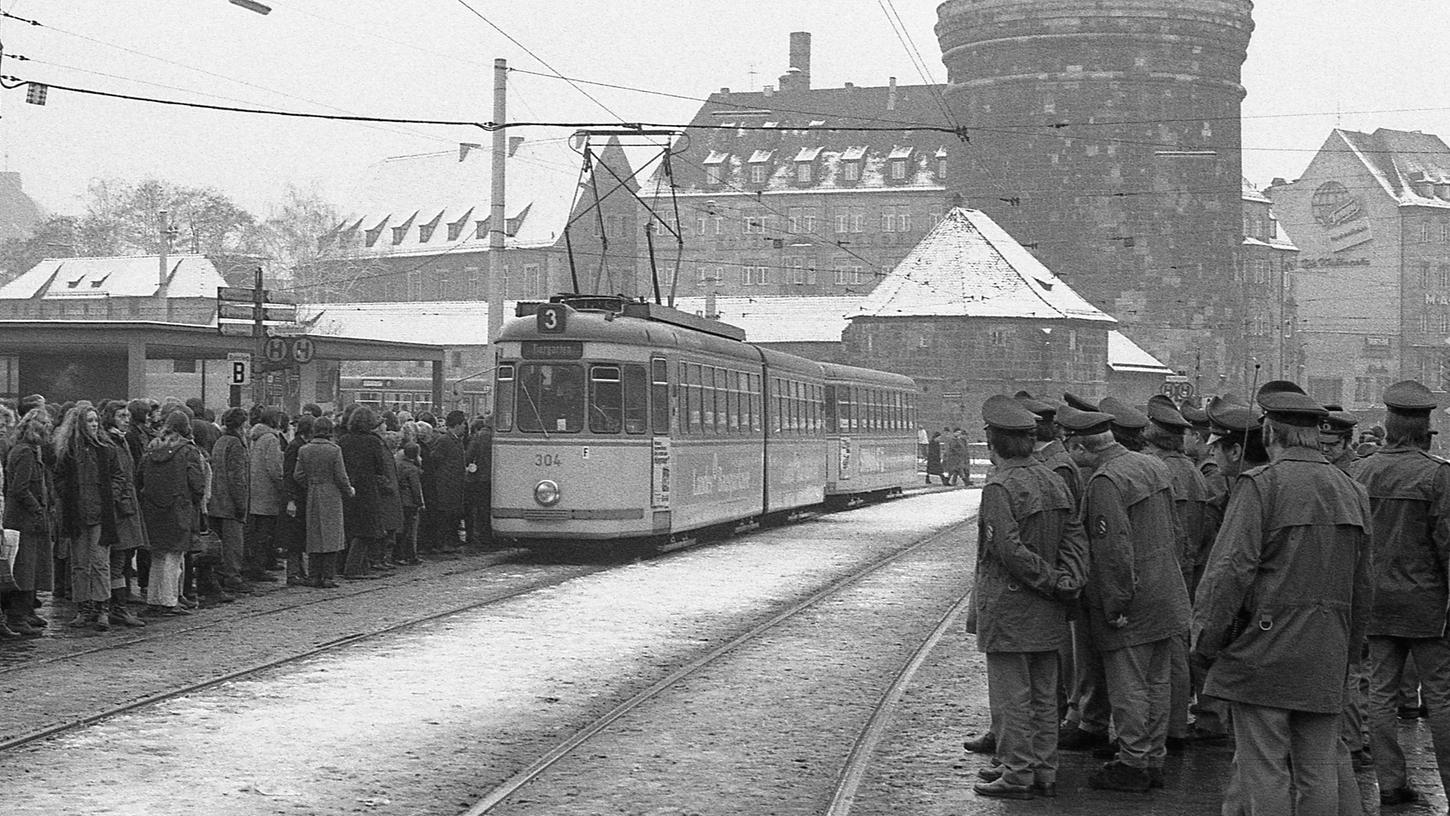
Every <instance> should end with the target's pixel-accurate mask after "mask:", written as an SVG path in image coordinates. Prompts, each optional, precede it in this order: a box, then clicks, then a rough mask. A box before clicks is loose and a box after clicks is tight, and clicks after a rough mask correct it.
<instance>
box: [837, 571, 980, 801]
mask: <svg viewBox="0 0 1450 816" xmlns="http://www.w3.org/2000/svg"><path fill="white" fill-rule="evenodd" d="M971 602H972V593H971V592H970V591H969V592H967V593H966V594H964V595H962V596H961V597H960V598H958V599H957V602H956V603H954V604H952V606H951V608H950V609H948V610H947V611H946V614H944V615H942V617H941V620H939V621H937V625H936V627H935V628H934V629H932V631H931V634H930V635H928V636H927V637H926V639H925V640H923V641H922V643H921V646H919V647H917V649H916V653H915V654H913V655H912V656H911V659H910V660H908V661H907V662H906V665H904V666H902V668H901V671H900V672H899V673H898V674H897V675H896V680H895V681H893V682H892V684H891V687H890V688H888V689H887V690H886V693H885V694H883V695H882V696H881V700H880V701H879V702H878V703H877V704H876V709H875V710H874V711H873V712H872V713H871V719H870V720H868V721H867V723H866V727H865V728H863V729H862V730H861V735H860V736H859V737H857V738H856V742H855V744H854V745H852V746H851V753H850V754H848V755H847V756H846V762H845V764H844V765H843V766H842V768H841V773H840V775H839V776H838V777H837V778H836V789H835V792H834V793H833V794H832V795H831V806H830V807H829V808H827V809H826V812H825V814H824V816H846V814H848V813H850V812H851V806H852V805H853V804H854V803H855V801H856V791H857V790H859V789H860V787H861V781H862V780H863V779H865V778H866V770H867V768H868V767H869V765H870V762H871V759H872V758H873V757H874V756H875V754H876V746H877V745H879V744H880V743H881V739H882V737H884V736H885V735H886V727H887V726H888V725H889V724H890V723H891V719H892V717H893V716H894V715H895V713H896V707H897V706H898V705H899V704H900V703H901V698H902V697H903V696H904V695H905V694H906V690H907V688H909V687H910V686H911V682H912V680H914V679H915V678H916V673H917V672H918V671H920V670H921V667H922V665H923V664H925V663H926V661H927V658H929V657H931V654H932V652H934V651H936V647H937V644H938V643H940V642H941V639H942V638H943V637H945V636H946V633H947V632H948V631H949V630H950V629H951V627H952V625H953V624H954V623H956V621H957V618H959V617H961V614H962V613H963V612H964V611H966V608H967V605H968V604H970V603H971Z"/></svg>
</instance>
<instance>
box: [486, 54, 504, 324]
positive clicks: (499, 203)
mask: <svg viewBox="0 0 1450 816" xmlns="http://www.w3.org/2000/svg"><path fill="white" fill-rule="evenodd" d="M508 71H509V69H508V60H505V59H496V60H494V61H493V123H494V125H496V126H497V127H496V128H495V129H494V131H493V173H492V176H493V178H492V182H493V189H492V191H491V192H490V194H489V215H488V344H489V346H490V347H492V346H493V344H494V343H495V342H497V341H498V335H499V333H500V332H501V331H502V330H503V294H504V292H503V277H504V269H505V264H504V256H503V253H504V238H505V237H506V235H507V233H506V232H505V230H506V229H507V227H508V221H507V219H508V214H507V210H506V209H505V208H504V192H505V185H504V164H505V161H506V160H507V159H508V135H507V134H506V133H505V132H504V129H503V124H504V122H505V121H506V120H507V116H508V106H507V105H506V100H505V96H504V95H505V92H506V90H507V86H508ZM489 350H490V351H493V348H490V349H489Z"/></svg>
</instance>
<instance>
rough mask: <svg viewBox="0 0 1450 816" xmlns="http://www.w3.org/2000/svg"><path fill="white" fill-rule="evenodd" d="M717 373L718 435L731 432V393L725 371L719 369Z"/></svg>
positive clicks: (716, 428)
mask: <svg viewBox="0 0 1450 816" xmlns="http://www.w3.org/2000/svg"><path fill="white" fill-rule="evenodd" d="M714 371H715V430H716V432H718V433H722V434H723V433H729V432H730V393H729V389H728V388H727V386H726V380H725V369H723V368H717V369H714Z"/></svg>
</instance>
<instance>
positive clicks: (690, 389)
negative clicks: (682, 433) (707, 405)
mask: <svg viewBox="0 0 1450 816" xmlns="http://www.w3.org/2000/svg"><path fill="white" fill-rule="evenodd" d="M680 365H681V367H683V368H685V369H686V372H685V411H686V416H687V417H688V419H689V424H688V431H689V432H690V433H699V432H700V367H699V366H697V365H695V364H694V363H690V364H689V365H688V366H686V365H685V364H684V363H681V364H680Z"/></svg>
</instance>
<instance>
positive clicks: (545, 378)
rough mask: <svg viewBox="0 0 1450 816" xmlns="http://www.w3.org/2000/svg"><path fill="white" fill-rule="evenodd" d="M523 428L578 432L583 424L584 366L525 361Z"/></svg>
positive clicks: (521, 384)
mask: <svg viewBox="0 0 1450 816" xmlns="http://www.w3.org/2000/svg"><path fill="white" fill-rule="evenodd" d="M518 392H519V398H518V404H517V408H518V417H517V419H518V423H519V430H520V431H532V432H534V433H539V432H544V433H555V432H561V431H562V432H566V433H577V432H578V431H579V430H580V429H582V428H583V427H584V398H585V396H584V370H583V368H582V367H581V366H579V365H575V364H561V363H524V364H522V365H520V366H519V368H518Z"/></svg>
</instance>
